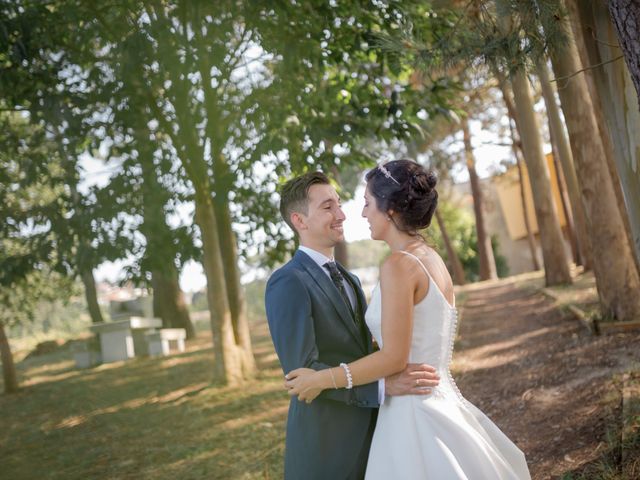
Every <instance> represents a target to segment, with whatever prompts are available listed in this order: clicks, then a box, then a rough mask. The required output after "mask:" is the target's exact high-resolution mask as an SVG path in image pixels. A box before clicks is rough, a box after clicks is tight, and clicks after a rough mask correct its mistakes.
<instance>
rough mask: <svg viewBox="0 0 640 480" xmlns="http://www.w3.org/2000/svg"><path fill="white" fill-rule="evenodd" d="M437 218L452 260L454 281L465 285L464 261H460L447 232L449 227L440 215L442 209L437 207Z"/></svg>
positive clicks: (448, 255)
mask: <svg viewBox="0 0 640 480" xmlns="http://www.w3.org/2000/svg"><path fill="white" fill-rule="evenodd" d="M436 220H437V221H438V227H439V228H440V233H441V234H442V240H443V241H444V246H445V248H446V250H447V257H448V258H449V261H450V262H451V269H452V270H453V272H452V273H453V283H455V284H456V285H464V284H465V283H467V280H466V278H465V275H464V268H463V267H462V262H461V261H460V257H458V253H457V252H456V250H455V248H453V243H451V238H450V237H449V233H448V232H447V227H446V226H445V224H444V220H443V219H442V215H440V210H439V209H438V208H436Z"/></svg>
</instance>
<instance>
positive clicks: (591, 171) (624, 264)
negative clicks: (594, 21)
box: [551, 40, 640, 321]
mask: <svg viewBox="0 0 640 480" xmlns="http://www.w3.org/2000/svg"><path fill="white" fill-rule="evenodd" d="M551 61H552V63H553V69H554V72H555V75H556V78H560V79H563V78H564V79H563V80H561V81H560V82H559V85H558V91H559V93H560V101H561V103H562V109H563V111H564V117H565V120H566V122H567V129H568V131H569V140H570V143H571V147H572V150H573V159H574V162H575V165H576V173H577V175H578V182H579V184H580V191H581V194H582V202H583V206H584V210H585V217H586V219H587V229H588V232H589V235H590V236H591V241H592V246H593V252H594V256H593V272H594V275H595V278H596V284H597V287H598V293H599V295H600V302H601V305H602V311H603V314H604V315H606V316H611V317H613V318H616V319H618V320H621V321H625V320H632V319H636V318H638V316H639V315H640V296H639V295H638V294H637V292H638V291H640V279H639V277H638V270H637V268H636V265H635V261H634V258H633V256H632V251H631V247H630V245H629V242H628V240H627V235H626V232H625V226H624V222H623V220H622V215H621V212H620V209H619V208H618V202H617V199H616V195H615V192H614V187H613V181H612V179H611V175H610V172H609V169H608V167H607V163H606V160H605V158H606V152H605V148H604V145H603V142H602V137H601V135H600V130H599V129H598V125H597V122H596V117H595V115H594V109H593V103H592V100H591V95H590V92H589V87H588V85H587V81H586V78H585V76H584V75H575V76H572V77H571V78H568V77H570V76H571V75H572V74H573V73H575V72H577V71H578V70H580V69H581V67H582V64H581V62H580V60H579V56H578V51H577V49H576V46H575V43H574V42H573V40H571V41H570V42H569V43H568V45H567V46H566V48H563V49H561V50H557V51H556V52H554V53H553V54H552V55H551ZM596 252H597V253H596Z"/></svg>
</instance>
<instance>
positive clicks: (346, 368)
mask: <svg viewBox="0 0 640 480" xmlns="http://www.w3.org/2000/svg"><path fill="white" fill-rule="evenodd" d="M340 366H341V367H342V368H343V369H344V373H345V375H346V376H347V390H351V389H352V388H353V377H352V376H351V370H349V365H347V364H346V363H341V364H340Z"/></svg>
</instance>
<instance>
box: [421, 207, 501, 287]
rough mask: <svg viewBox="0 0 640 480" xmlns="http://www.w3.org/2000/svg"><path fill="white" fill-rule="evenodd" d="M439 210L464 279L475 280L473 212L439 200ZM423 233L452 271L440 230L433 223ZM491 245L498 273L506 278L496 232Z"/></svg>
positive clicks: (476, 242) (476, 266) (475, 251)
mask: <svg viewBox="0 0 640 480" xmlns="http://www.w3.org/2000/svg"><path fill="white" fill-rule="evenodd" d="M438 209H439V210H440V214H441V215H442V219H443V222H444V224H445V228H446V229H447V233H448V234H449V237H450V239H451V243H452V244H453V248H454V250H455V251H456V253H457V254H458V258H459V259H460V262H461V263H462V267H463V268H464V273H465V277H466V279H467V281H469V282H474V281H477V280H478V279H479V273H480V264H479V259H478V239H477V236H476V229H475V220H474V217H473V213H472V212H470V211H468V210H466V209H464V208H460V207H459V206H455V205H453V204H452V203H451V202H447V201H443V200H442V199H441V200H440V201H439V202H438ZM434 223H435V222H434ZM425 236H426V238H427V242H428V243H429V244H430V245H432V246H433V247H434V248H435V249H436V250H437V251H438V253H440V255H441V256H442V258H443V259H444V261H445V263H447V267H448V269H449V271H452V268H451V266H450V263H449V258H448V255H447V250H446V248H445V246H444V241H443V240H442V234H441V233H440V229H439V228H438V227H437V226H436V225H432V226H431V227H430V228H429V229H428V230H427V231H426V232H425ZM491 246H492V247H493V255H494V257H495V261H496V269H497V271H498V276H499V277H506V276H507V275H508V274H509V267H508V265H507V260H506V258H505V257H504V256H502V255H501V254H500V251H499V245H498V240H497V237H496V236H495V235H494V236H492V237H491Z"/></svg>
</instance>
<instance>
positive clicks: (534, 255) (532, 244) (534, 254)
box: [494, 69, 540, 270]
mask: <svg viewBox="0 0 640 480" xmlns="http://www.w3.org/2000/svg"><path fill="white" fill-rule="evenodd" d="M494 74H495V75H496V78H497V79H498V84H499V85H500V91H501V92H502V98H503V100H504V104H505V105H506V107H507V114H508V116H509V131H510V132H511V150H512V151H513V156H514V158H515V159H516V166H517V167H518V182H519V183H520V201H521V202H522V216H523V219H524V227H525V229H526V230H527V243H528V244H529V251H530V252H531V263H533V269H534V270H540V260H539V259H538V250H537V249H536V241H535V238H534V236H533V231H532V229H531V220H530V219H529V209H528V208H527V201H526V196H525V184H524V175H523V172H522V159H521V158H520V154H519V151H522V143H521V141H520V136H521V134H520V129H519V128H518V120H517V118H516V110H515V106H514V105H513V100H512V99H511V95H510V94H509V88H508V86H507V82H506V81H505V79H504V76H503V75H502V73H500V72H499V71H498V70H497V69H494ZM512 122H513V123H512ZM513 125H515V130H517V132H518V135H516V131H515V130H514V128H513ZM523 155H524V153H523Z"/></svg>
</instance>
